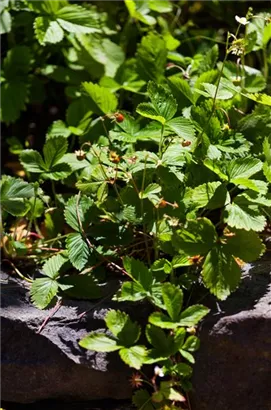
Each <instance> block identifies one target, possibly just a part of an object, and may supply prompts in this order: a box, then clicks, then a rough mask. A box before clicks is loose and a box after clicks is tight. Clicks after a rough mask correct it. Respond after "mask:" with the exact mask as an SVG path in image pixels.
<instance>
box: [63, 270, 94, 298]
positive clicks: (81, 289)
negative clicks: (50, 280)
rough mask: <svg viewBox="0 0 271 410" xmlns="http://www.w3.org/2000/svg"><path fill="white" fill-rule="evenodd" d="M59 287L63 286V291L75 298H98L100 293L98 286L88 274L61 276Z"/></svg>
mask: <svg viewBox="0 0 271 410" xmlns="http://www.w3.org/2000/svg"><path fill="white" fill-rule="evenodd" d="M58 282H59V287H61V285H62V286H63V285H64V286H65V289H63V290H64V292H65V293H66V294H67V295H68V296H69V297H71V298H75V299H99V298H100V297H101V296H102V294H101V290H100V287H99V286H98V285H97V283H95V281H94V279H93V278H92V277H91V276H90V275H86V274H84V275H70V276H65V277H64V278H61V279H60V280H59V281H58Z"/></svg>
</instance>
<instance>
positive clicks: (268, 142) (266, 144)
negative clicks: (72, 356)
mask: <svg viewBox="0 0 271 410" xmlns="http://www.w3.org/2000/svg"><path fill="white" fill-rule="evenodd" d="M263 153H264V156H265V160H266V162H267V164H269V165H271V137H269V138H267V137H265V139H264V140H263Z"/></svg>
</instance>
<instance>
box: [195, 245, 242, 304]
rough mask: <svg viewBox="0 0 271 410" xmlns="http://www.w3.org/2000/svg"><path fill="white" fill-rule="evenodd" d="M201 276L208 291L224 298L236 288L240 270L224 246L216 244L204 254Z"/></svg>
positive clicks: (219, 297)
mask: <svg viewBox="0 0 271 410" xmlns="http://www.w3.org/2000/svg"><path fill="white" fill-rule="evenodd" d="M229 251H230V248H229ZM202 276H203V281H204V284H205V286H206V287H207V288H208V289H209V290H210V292H211V293H212V294H214V295H215V296H216V297H217V298H218V299H221V300H225V299H226V298H227V297H228V296H229V294H230V293H231V292H233V291H234V290H235V289H236V288H237V286H238V284H239V282H240V279H241V270H240V268H239V266H238V265H237V263H236V261H235V260H234V258H233V256H232V255H231V254H230V253H228V250H227V248H226V247H222V246H216V247H214V248H213V249H212V250H211V251H210V252H209V253H208V255H207V256H206V259H205V261H204V264H203V269H202Z"/></svg>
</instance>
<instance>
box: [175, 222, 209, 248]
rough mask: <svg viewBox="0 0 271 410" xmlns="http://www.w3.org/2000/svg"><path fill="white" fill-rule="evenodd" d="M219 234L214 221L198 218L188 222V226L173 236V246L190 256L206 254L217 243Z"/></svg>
mask: <svg viewBox="0 0 271 410" xmlns="http://www.w3.org/2000/svg"><path fill="white" fill-rule="evenodd" d="M216 240H217V234H216V231H215V227H214V225H213V224H212V222H211V221H210V220H209V219H207V218H198V219H197V220H191V221H188V223H187V228H184V229H180V230H178V231H177V232H176V235H175V236H174V237H173V246H174V247H175V248H176V249H177V250H178V251H179V252H181V253H183V252H184V253H185V254H186V255H189V256H194V255H205V254H206V253H207V252H208V251H209V250H210V249H211V248H212V247H213V246H214V244H215V243H216Z"/></svg>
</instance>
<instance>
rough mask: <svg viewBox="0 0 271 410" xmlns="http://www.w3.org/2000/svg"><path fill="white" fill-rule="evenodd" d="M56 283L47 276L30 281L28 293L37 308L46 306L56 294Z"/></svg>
mask: <svg viewBox="0 0 271 410" xmlns="http://www.w3.org/2000/svg"><path fill="white" fill-rule="evenodd" d="M57 291H58V283H57V282H56V281H55V280H54V279H51V278H49V277H46V278H38V279H35V280H34V282H33V283H32V286H31V290H30V295H31V300H32V302H33V304H34V305H35V306H36V307H37V308H39V309H44V308H46V307H47V306H48V305H49V303H50V302H51V301H52V300H53V298H54V297H55V296H56V294H57Z"/></svg>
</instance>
